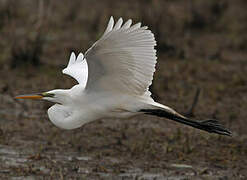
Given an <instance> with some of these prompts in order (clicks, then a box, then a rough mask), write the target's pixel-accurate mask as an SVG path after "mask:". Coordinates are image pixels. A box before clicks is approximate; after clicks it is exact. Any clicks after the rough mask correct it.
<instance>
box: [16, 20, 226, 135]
mask: <svg viewBox="0 0 247 180" xmlns="http://www.w3.org/2000/svg"><path fill="white" fill-rule="evenodd" d="M155 45H156V41H155V39H154V35H153V33H152V32H151V31H150V30H148V28H147V27H146V26H143V27H142V26H141V23H137V24H134V25H132V20H131V19H130V20H128V21H126V22H125V23H124V24H123V19H122V18H120V19H119V20H118V21H117V22H116V24H115V25H114V19H113V17H111V18H110V20H109V23H108V25H107V28H106V30H105V32H104V33H103V35H102V37H101V38H100V39H99V40H98V41H96V42H95V43H94V44H93V45H92V47H91V48H89V49H88V50H87V51H86V53H85V56H83V54H82V53H80V54H79V55H78V56H77V58H76V55H75V53H73V52H72V54H71V56H70V60H69V63H68V66H67V67H66V68H65V69H64V70H63V73H64V74H67V75H70V76H72V77H73V78H75V79H76V80H77V81H78V83H79V84H77V85H75V86H74V87H72V88H71V89H68V90H62V89H57V90H52V91H48V92H45V93H42V94H38V95H23V96H18V97H17V98H19V99H20V98H22V99H23V98H32V99H34V98H35V99H37V98H42V99H45V100H48V101H52V102H54V103H56V104H55V105H53V106H52V107H51V108H49V109H48V116H49V118H50V120H51V121H52V122H53V123H54V124H55V125H56V126H58V127H60V128H63V129H74V128H78V127H81V126H82V125H84V124H85V123H88V122H91V121H95V120H98V119H101V118H112V117H115V118H127V117H131V116H134V115H138V114H143V113H145V114H150V115H156V116H160V117H166V118H168V119H171V120H174V121H177V122H180V123H183V124H186V125H189V126H192V127H195V128H198V129H201V130H205V131H208V132H213V133H218V134H224V135H230V132H229V131H227V130H226V129H225V128H224V127H222V126H221V125H220V124H219V123H218V122H217V121H215V120H207V121H202V122H197V121H192V120H190V119H188V118H186V117H184V116H182V115H180V114H178V113H177V112H176V111H174V110H173V109H171V108H169V107H167V106H165V105H162V104H159V103H157V102H155V101H154V100H153V99H152V98H151V97H150V95H151V93H150V91H149V89H148V88H149V86H150V85H151V83H152V79H153V74H154V72H155V64H156V59H157V58H156V50H155V49H154V47H155Z"/></svg>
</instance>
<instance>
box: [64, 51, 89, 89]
mask: <svg viewBox="0 0 247 180" xmlns="http://www.w3.org/2000/svg"><path fill="white" fill-rule="evenodd" d="M83 58H84V57H83V54H82V53H80V54H79V55H78V56H77V58H76V56H75V53H74V52H72V53H71V55H70V59H69V63H68V66H67V67H66V68H65V69H64V70H63V73H64V74H67V75H69V76H71V77H73V78H74V79H76V80H77V82H78V83H79V84H80V85H83V86H86V84H87V77H88V67H87V62H86V60H85V59H83Z"/></svg>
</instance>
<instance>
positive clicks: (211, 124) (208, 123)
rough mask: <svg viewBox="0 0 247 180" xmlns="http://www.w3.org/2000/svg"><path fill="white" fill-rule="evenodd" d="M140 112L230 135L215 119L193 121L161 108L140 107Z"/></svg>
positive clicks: (210, 131)
mask: <svg viewBox="0 0 247 180" xmlns="http://www.w3.org/2000/svg"><path fill="white" fill-rule="evenodd" d="M140 112H144V113H145V114H149V115H154V116H158V117H165V118H167V119H170V120H173V121H176V122H179V123H182V124H186V125H188V126H191V127H194V128H197V129H200V130H203V131H207V132H209V133H216V134H221V135H226V136H231V134H232V133H231V132H230V131H229V130H227V129H226V128H225V127H224V126H222V125H221V124H220V123H219V122H218V121H217V120H212V119H209V120H204V121H194V120H192V119H189V118H186V117H184V116H182V115H180V114H179V113H174V112H173V111H168V110H162V109H141V110H140Z"/></svg>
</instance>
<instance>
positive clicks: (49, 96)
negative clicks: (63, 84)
mask: <svg viewBox="0 0 247 180" xmlns="http://www.w3.org/2000/svg"><path fill="white" fill-rule="evenodd" d="M67 97H68V93H67V90H62V89H55V90H51V91H47V92H43V93H34V94H24V95H19V96H16V97H15V99H42V100H47V101H50V102H54V103H59V104H64V103H65V102H66V100H67V99H68V98H67Z"/></svg>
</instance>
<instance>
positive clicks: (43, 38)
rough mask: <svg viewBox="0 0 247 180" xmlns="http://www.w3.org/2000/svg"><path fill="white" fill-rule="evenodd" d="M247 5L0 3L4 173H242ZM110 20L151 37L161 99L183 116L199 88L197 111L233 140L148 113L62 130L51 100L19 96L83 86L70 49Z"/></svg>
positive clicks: (169, 0) (83, 46)
mask: <svg viewBox="0 0 247 180" xmlns="http://www.w3.org/2000/svg"><path fill="white" fill-rule="evenodd" d="M246 8H247V1H245V0H235V1H231V0H218V1H215V0H207V1H205V0H187V1H182V0H135V1H133V0H125V1H120V0H119V1H117V0H116V1H113V0H102V1H96V0H74V1H69V0H63V1H60V0H22V1H15V0H0V77H1V78H0V100H1V104H0V162H1V163H0V177H9V176H13V177H26V176H31V177H35V178H38V177H42V176H45V177H50V176H51V177H53V178H76V177H85V178H86V179H97V178H99V179H100V178H104V176H102V174H106V175H108V176H107V177H108V178H106V179H109V178H112V179H117V178H121V177H123V176H119V174H121V173H122V174H125V175H124V176H131V177H132V176H134V175H133V173H134V174H135V175H136V176H137V175H140V177H142V176H143V177H144V176H145V174H147V173H149V175H150V174H151V175H153V176H152V177H154V178H155V177H173V176H178V177H189V178H196V179H197V178H203V177H210V178H211V179H214V178H216V179H218V178H222V177H223V178H224V177H225V178H226V179H227V178H229V179H233V178H237V179H241V178H242V179H245V178H246V176H247V169H246V165H247V160H246V157H247V143H246V142H247V141H246V140H247V132H246V128H247V125H246V121H247V120H246V117H247V113H246V109H247V93H246V92H247V77H246V75H247V33H246V32H247V11H246ZM110 16H114V18H115V20H117V19H118V18H119V17H123V19H124V20H127V19H129V18H131V19H132V20H133V21H134V22H136V23H137V22H142V24H143V25H147V26H148V27H149V29H151V30H152V32H153V33H154V35H155V38H156V40H157V47H156V49H157V51H158V55H157V56H158V63H157V65H156V73H155V77H154V81H153V85H152V87H151V91H152V93H153V95H152V96H153V98H154V99H155V100H156V101H159V102H161V103H163V104H166V105H168V106H171V107H173V108H174V109H176V110H177V111H178V112H181V113H184V114H186V113H188V112H189V110H190V109H191V106H192V104H193V101H194V100H195V99H196V93H197V92H198V90H199V91H200V94H199V96H198V100H197V101H196V102H197V104H196V106H195V108H194V109H193V112H192V113H190V115H192V116H194V117H196V118H197V119H205V118H216V119H219V120H220V122H221V123H222V124H224V125H225V126H226V127H227V128H229V129H231V131H232V132H233V134H234V136H233V137H232V138H228V137H221V136H218V135H211V134H207V133H205V132H201V131H198V130H194V129H192V128H189V127H185V126H183V125H179V124H176V123H174V122H170V121H168V120H164V119H159V118H154V117H147V116H140V117H136V118H134V119H130V120H118V119H115V120H100V121H97V122H94V123H90V124H88V125H85V126H84V127H82V128H80V129H77V130H72V131H65V130H60V129H58V128H56V127H55V126H54V125H52V124H51V122H50V121H49V120H48V117H47V114H46V110H47V108H49V106H50V105H51V104H50V103H48V102H36V101H35V102H34V101H16V100H14V99H13V97H14V96H15V95H18V94H23V93H32V92H43V91H47V90H50V89H55V88H70V87H71V86H73V85H74V84H76V81H75V80H73V79H72V78H70V77H68V76H64V75H62V73H61V70H62V69H63V68H64V67H65V66H66V65H67V62H68V59H69V56H70V53H71V51H75V52H76V53H79V52H85V51H86V50H87V49H88V48H89V47H90V46H91V45H92V44H93V43H94V42H95V41H96V40H97V39H99V38H100V36H101V35H102V33H103V32H104V30H105V28H106V25H107V23H108V20H109V18H110ZM83 158H84V159H83ZM176 164H187V165H188V167H189V168H188V167H186V166H180V167H179V168H178V167H177V166H175V165H176ZM190 166H191V167H190ZM181 169H182V170H181ZM145 177H146V176H145ZM145 177H144V178H145ZM150 177H151V176H150Z"/></svg>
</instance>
